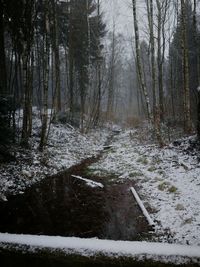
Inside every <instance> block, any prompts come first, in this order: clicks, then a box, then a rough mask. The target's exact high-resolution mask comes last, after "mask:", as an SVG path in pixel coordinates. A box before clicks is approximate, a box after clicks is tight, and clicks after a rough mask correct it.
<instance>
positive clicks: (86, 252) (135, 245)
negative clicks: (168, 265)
mask: <svg viewBox="0 0 200 267" xmlns="http://www.w3.org/2000/svg"><path fill="white" fill-rule="evenodd" d="M6 244H13V245H15V246H16V245H26V246H30V247H32V248H33V252H34V248H35V247H37V248H48V249H62V250H64V251H65V252H66V253H72V254H73V253H78V254H80V255H83V256H92V255H96V254H99V253H101V254H103V255H106V256H109V257H111V258H113V257H119V256H127V257H133V258H138V259H143V258H144V257H142V256H146V258H148V259H154V260H156V258H157V257H160V258H159V260H161V261H164V262H167V261H170V258H172V259H173V261H174V257H177V259H176V264H178V263H181V262H183V261H184V262H185V261H186V260H190V261H191V260H193V259H196V260H197V259H199V258H200V249H199V247H195V246H187V245H173V244H166V243H165V244H164V243H153V242H152V243H148V242H132V241H113V240H99V239H94V238H93V239H81V238H76V237H59V236H36V235H15V234H3V233H0V246H1V247H4V246H5V247H6ZM185 258H187V259H185Z"/></svg>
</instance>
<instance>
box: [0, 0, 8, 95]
mask: <svg viewBox="0 0 200 267" xmlns="http://www.w3.org/2000/svg"><path fill="white" fill-rule="evenodd" d="M7 94H8V88H7V72H6V56H5V40H4V19H3V2H2V0H0V95H7Z"/></svg>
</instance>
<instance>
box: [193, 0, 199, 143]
mask: <svg viewBox="0 0 200 267" xmlns="http://www.w3.org/2000/svg"><path fill="white" fill-rule="evenodd" d="M193 5H194V10H193V25H194V34H195V46H196V54H197V76H198V88H197V98H198V100H197V101H198V104H197V137H198V140H199V141H200V48H199V38H198V33H197V2H196V0H194V3H193Z"/></svg>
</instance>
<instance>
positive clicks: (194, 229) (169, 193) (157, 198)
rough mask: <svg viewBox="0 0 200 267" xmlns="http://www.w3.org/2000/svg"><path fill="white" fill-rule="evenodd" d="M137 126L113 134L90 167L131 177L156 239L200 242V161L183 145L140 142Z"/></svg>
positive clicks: (187, 242)
mask: <svg viewBox="0 0 200 267" xmlns="http://www.w3.org/2000/svg"><path fill="white" fill-rule="evenodd" d="M140 135H141V129H140V130H132V131H130V130H127V131H124V132H122V133H121V134H119V135H118V136H116V137H115V139H114V141H113V144H112V147H111V149H110V151H109V152H108V153H106V154H105V155H104V157H103V158H102V159H101V160H100V161H98V162H97V163H95V164H93V165H92V166H91V167H90V168H91V169H92V170H93V171H94V172H95V173H96V174H100V175H101V176H102V175H106V174H113V177H116V175H117V176H118V177H119V178H120V179H131V180H133V184H134V186H135V188H136V189H137V192H138V193H139V195H140V197H141V199H142V200H143V202H144V205H145V207H146V208H147V210H148V211H149V213H150V216H151V218H152V219H153V220H154V222H155V223H156V228H155V230H156V234H157V235H158V236H159V237H158V240H159V241H166V242H173V243H178V244H190V245H198V246H200V163H199V161H198V157H197V155H189V154H188V153H187V152H186V151H187V149H186V148H187V147H186V146H187V142H186V141H185V142H183V144H184V145H183V146H181V147H180V146H177V147H175V146H173V145H169V146H167V147H165V148H159V147H157V146H156V145H151V144H142V143H141V141H139V136H140Z"/></svg>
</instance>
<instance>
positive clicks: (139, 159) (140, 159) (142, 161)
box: [137, 157, 149, 165]
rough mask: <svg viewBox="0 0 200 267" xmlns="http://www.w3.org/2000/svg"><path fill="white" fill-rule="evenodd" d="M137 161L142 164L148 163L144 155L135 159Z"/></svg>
mask: <svg viewBox="0 0 200 267" xmlns="http://www.w3.org/2000/svg"><path fill="white" fill-rule="evenodd" d="M137 162H138V163H142V164H143V165H147V164H148V163H149V161H148V159H147V158H146V157H139V158H138V159H137Z"/></svg>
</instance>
